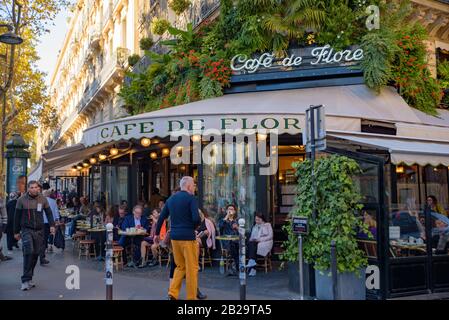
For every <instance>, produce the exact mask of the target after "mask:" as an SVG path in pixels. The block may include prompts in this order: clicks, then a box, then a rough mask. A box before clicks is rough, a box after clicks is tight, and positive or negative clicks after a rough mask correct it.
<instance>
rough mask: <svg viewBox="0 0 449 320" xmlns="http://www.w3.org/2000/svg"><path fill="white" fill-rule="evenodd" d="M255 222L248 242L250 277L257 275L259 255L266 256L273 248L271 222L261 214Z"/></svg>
mask: <svg viewBox="0 0 449 320" xmlns="http://www.w3.org/2000/svg"><path fill="white" fill-rule="evenodd" d="M255 222H256V224H255V225H254V227H253V229H252V230H251V237H250V238H249V242H248V257H249V261H248V265H247V266H246V267H247V268H248V269H249V276H250V277H254V276H255V275H256V268H255V267H256V265H257V262H256V260H257V256H258V255H259V256H262V257H266V256H267V255H268V254H269V253H270V252H271V249H272V248H273V228H272V227H271V224H270V223H268V222H267V221H266V220H265V218H264V217H263V215H261V214H257V215H256V219H255Z"/></svg>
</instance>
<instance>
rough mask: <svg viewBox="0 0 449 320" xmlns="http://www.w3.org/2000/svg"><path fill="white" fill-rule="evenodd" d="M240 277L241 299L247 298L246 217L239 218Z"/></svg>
mask: <svg viewBox="0 0 449 320" xmlns="http://www.w3.org/2000/svg"><path fill="white" fill-rule="evenodd" d="M239 257H240V259H239V278H240V300H246V272H245V264H246V261H245V260H246V243H245V219H239Z"/></svg>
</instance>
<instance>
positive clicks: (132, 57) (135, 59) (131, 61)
mask: <svg viewBox="0 0 449 320" xmlns="http://www.w3.org/2000/svg"><path fill="white" fill-rule="evenodd" d="M139 60H140V56H139V55H138V54H133V55H130V56H129V57H128V64H129V65H130V66H131V67H133V66H135V65H136V64H137V62H139Z"/></svg>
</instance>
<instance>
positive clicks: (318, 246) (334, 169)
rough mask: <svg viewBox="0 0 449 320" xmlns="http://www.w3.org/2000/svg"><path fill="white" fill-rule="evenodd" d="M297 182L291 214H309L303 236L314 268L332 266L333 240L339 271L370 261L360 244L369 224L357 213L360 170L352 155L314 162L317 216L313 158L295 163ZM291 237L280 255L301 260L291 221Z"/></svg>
mask: <svg viewBox="0 0 449 320" xmlns="http://www.w3.org/2000/svg"><path fill="white" fill-rule="evenodd" d="M294 168H295V169H296V177H297V178H298V184H297V186H296V198H295V207H294V209H293V210H292V212H290V217H292V216H301V217H307V218H309V234H308V235H307V237H304V259H305V261H306V262H308V263H311V262H314V266H315V269H317V270H320V271H325V270H329V269H330V266H331V252H330V244H331V241H332V240H335V243H336V248H337V250H336V252H337V268H338V271H339V272H358V271H359V270H360V268H362V267H364V266H366V265H367V262H368V261H367V258H366V255H365V254H364V252H363V251H361V250H360V249H359V248H358V245H357V239H356V234H357V232H360V231H361V232H364V233H368V226H367V225H366V224H365V223H364V222H363V219H362V218H361V217H360V215H359V214H358V213H359V212H360V210H361V209H362V206H361V205H360V204H359V203H360V200H361V195H360V194H359V192H358V191H357V188H356V185H355V183H354V181H353V177H354V176H355V175H357V174H359V173H360V172H361V170H360V167H359V165H358V164H357V162H356V161H355V160H353V159H349V158H347V157H344V156H338V155H332V156H329V157H323V158H320V159H318V160H317V161H316V162H315V170H316V171H315V172H316V174H315V177H316V181H317V183H316V185H317V192H316V209H317V213H318V214H317V217H316V219H313V217H312V208H313V204H312V199H313V198H314V195H313V193H312V190H313V189H312V177H311V162H310V161H309V160H306V161H304V162H298V163H295V164H294ZM283 228H284V230H285V231H286V232H287V234H288V240H287V241H285V242H284V243H283V245H282V247H283V248H284V249H285V251H284V252H283V253H282V254H281V259H283V260H286V261H290V262H296V261H298V238H297V236H296V235H295V234H294V233H293V230H292V224H291V222H289V223H288V224H287V225H285V226H284V227H283Z"/></svg>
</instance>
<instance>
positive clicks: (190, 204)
mask: <svg viewBox="0 0 449 320" xmlns="http://www.w3.org/2000/svg"><path fill="white" fill-rule="evenodd" d="M180 187H181V191H180V192H178V193H176V194H174V195H173V196H171V197H170V198H169V199H168V200H167V202H166V204H165V206H164V209H163V210H162V213H161V215H160V217H159V219H158V222H157V227H156V236H157V237H158V236H159V233H160V231H161V228H162V223H163V222H164V220H165V219H167V218H168V217H170V238H171V243H172V248H173V256H174V258H175V262H176V269H175V274H174V276H173V281H172V283H171V285H170V289H169V292H168V296H169V299H171V300H177V299H178V297H179V291H180V290H181V286H182V280H183V279H184V277H185V278H186V291H187V300H196V298H197V288H198V258H199V257H198V242H197V241H196V235H195V229H196V228H197V227H198V226H199V225H200V224H201V219H200V216H199V212H198V201H197V199H196V198H195V197H194V196H193V195H194V193H195V182H194V181H193V178H192V177H183V178H182V179H181V182H180Z"/></svg>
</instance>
